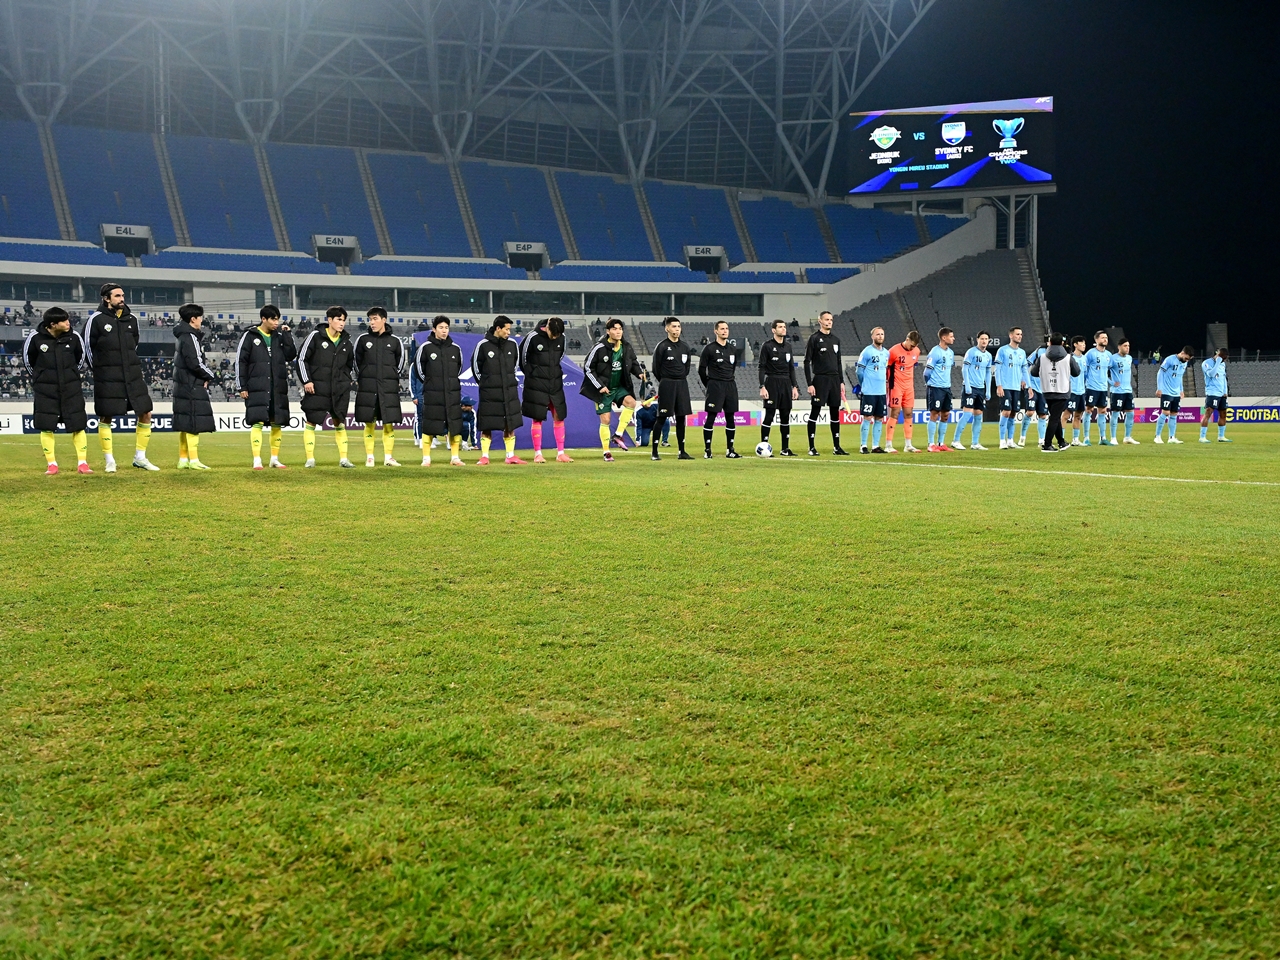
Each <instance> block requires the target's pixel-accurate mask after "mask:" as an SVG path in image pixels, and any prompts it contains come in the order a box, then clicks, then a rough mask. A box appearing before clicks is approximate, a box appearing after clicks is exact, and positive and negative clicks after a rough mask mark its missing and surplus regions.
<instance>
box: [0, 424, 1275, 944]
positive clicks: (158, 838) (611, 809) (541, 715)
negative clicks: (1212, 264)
mask: <svg viewBox="0 0 1280 960" xmlns="http://www.w3.org/2000/svg"><path fill="white" fill-rule="evenodd" d="M824 432H825V431H824ZM740 433H741V434H742V435H743V439H744V443H743V447H744V448H745V449H747V450H750V448H751V447H752V446H754V443H755V433H754V431H751V430H744V431H740ZM918 433H921V434H922V433H923V428H922V427H921V428H918ZM986 433H987V435H988V436H987V438H985V439H989V440H990V442H991V443H992V444H993V445H994V443H995V440H996V437H995V430H994V428H992V427H988V430H987V431H986ZM1151 433H1152V431H1151V429H1150V428H1149V427H1147V428H1143V427H1139V428H1138V434H1137V435H1138V436H1139V437H1140V438H1141V439H1142V441H1143V444H1142V446H1140V447H1132V448H1131V447H1122V448H1119V449H1107V448H1097V447H1095V448H1092V449H1089V450H1073V451H1071V452H1069V453H1066V454H1062V455H1059V456H1054V457H1048V456H1042V455H1041V454H1039V453H1038V452H1036V451H1034V450H1033V449H1032V448H1031V447H1030V446H1028V448H1027V449H1026V450H1024V451H1015V452H1001V451H997V450H992V451H990V452H987V453H975V452H965V453H952V454H948V455H942V456H936V455H935V456H929V455H921V456H919V457H913V458H910V459H909V460H908V459H907V458H905V457H897V458H894V459H893V460H889V458H875V460H874V461H873V460H872V458H869V457H858V456H854V457H850V458H848V459H844V460H837V459H835V458H832V457H830V456H823V457H822V458H820V459H818V460H816V461H810V460H808V459H807V458H801V459H799V460H796V461H791V462H786V461H781V460H775V461H772V462H764V461H759V460H757V459H756V458H754V457H749V458H748V459H745V460H743V461H740V462H738V463H731V462H727V461H725V460H723V459H718V460H716V461H713V462H710V463H707V462H703V461H702V460H698V461H697V462H694V463H677V462H675V460H674V458H673V457H668V458H667V459H666V460H665V461H664V462H663V463H660V464H654V463H651V462H649V460H648V457H647V456H644V455H639V454H627V455H624V456H621V457H620V458H619V462H618V463H617V464H614V465H612V466H607V465H605V464H603V463H601V462H600V458H599V454H598V451H597V452H594V453H593V452H591V451H579V452H578V453H577V456H578V462H577V463H575V464H573V465H559V464H555V463H551V464H547V465H546V466H538V467H535V466H533V465H530V466H526V467H521V468H518V469H516V468H509V467H505V466H502V465H495V466H492V467H489V468H487V469H481V468H477V467H475V466H469V467H467V468H465V469H451V468H449V467H447V466H445V465H443V464H440V463H439V461H437V465H436V466H433V467H432V468H430V469H429V470H426V471H423V470H422V469H421V468H420V467H417V466H409V465H408V463H409V462H410V461H416V451H414V450H413V448H412V446H411V444H410V443H409V442H408V441H407V440H405V439H403V438H401V439H400V441H399V445H398V450H397V452H398V453H400V454H401V457H402V460H403V461H405V462H406V466H404V467H402V468H401V469H399V470H387V469H383V468H381V467H380V468H377V469H374V470H368V469H365V468H364V467H360V468H359V469H357V470H354V471H346V472H340V471H339V470H338V469H337V467H336V465H334V464H332V463H331V462H330V461H333V460H335V459H336V457H335V455H334V454H333V447H332V440H331V438H330V437H324V438H322V440H321V443H320V453H321V456H322V458H323V459H324V461H325V462H324V465H323V467H322V468H321V469H318V470H315V471H303V470H301V469H299V468H298V467H299V465H300V463H301V438H300V437H299V436H298V435H288V436H287V437H286V441H285V459H286V462H289V463H291V464H293V465H294V469H291V470H290V471H288V472H287V473H270V472H267V473H263V474H255V473H252V472H251V471H250V470H248V469H247V464H248V440H247V437H246V436H244V435H235V436H231V435H223V436H217V437H207V438H205V440H204V441H203V443H202V444H201V448H200V450H201V455H202V458H203V459H204V460H205V461H206V462H208V463H210V464H211V465H213V466H215V468H216V469H215V470H214V471H212V472H210V473H207V474H191V473H185V472H184V473H179V472H178V471H176V470H174V469H173V465H174V463H175V461H176V438H175V437H174V436H172V435H159V434H157V435H156V437H155V438H154V439H153V442H152V458H153V459H154V460H155V461H156V462H157V463H158V464H160V465H161V466H162V467H163V468H164V471H163V472H162V473H159V474H143V473H142V472H140V471H136V470H133V469H131V468H130V467H128V466H127V464H128V458H127V455H126V456H125V457H122V461H121V462H122V466H121V472H120V473H119V474H118V475H116V476H114V477H111V476H106V475H104V474H103V473H102V472H101V471H100V469H99V472H98V473H97V474H95V475H94V476H92V477H78V476H75V475H74V473H71V475H64V476H60V477H58V478H50V479H46V478H44V477H43V476H41V475H40V473H41V471H42V470H43V463H42V458H41V456H40V451H39V447H38V443H37V440H36V438H34V437H0V483H2V484H3V491H4V493H3V500H4V522H3V525H0V547H2V549H0V557H2V558H3V560H2V561H0V562H3V564H4V567H5V571H4V576H3V588H0V602H2V603H3V619H2V620H0V957H15V958H27V957H32V958H36V957H58V958H64V957H65V958H72V957H76V958H80V957H86V958H87V957H95V958H96V957H102V958H108V957H110V958H116V957H138V958H143V957H148V958H149V957H218V958H222V957H226V958H237V957H259V956H298V957H372V956H382V957H396V958H411V957H455V956H457V957H566V958H567V957H656V956H674V957H804V958H809V957H832V958H835V957H868V958H870V957H874V958H898V957H902V958H907V957H961V956H966V957H967V956H972V957H1068V956H1071V957H1168V956H1177V957H1241V958H1243V957H1273V956H1276V955H1277V954H1280V842H1278V841H1280V827H1277V823H1280V733H1278V732H1277V731H1278V730H1280V639H1278V637H1280V612H1278V611H1280V536H1278V535H1277V531H1278V530H1280V443H1278V441H1280V430H1277V429H1276V428H1271V427H1250V426H1242V427H1233V428H1232V429H1231V435H1232V436H1233V437H1234V438H1235V441H1236V442H1235V443H1234V444H1233V445H1231V446H1229V447H1228V446H1226V445H1219V444H1213V445H1211V446H1209V445H1200V444H1198V443H1196V442H1195V441H1196V438H1197V436H1198V431H1197V430H1195V429H1194V428H1191V427H1188V426H1186V425H1184V426H1183V427H1182V430H1181V435H1182V437H1183V439H1185V440H1186V441H1188V442H1187V443H1186V444H1185V445H1184V446H1181V447H1168V446H1164V447H1156V446H1153V445H1152V444H1151V442H1150V440H1151ZM690 436H691V440H692V439H694V438H695V437H700V434H699V433H698V432H697V431H691V434H690ZM353 440H354V441H355V442H354V443H353V444H352V450H353V452H354V453H356V454H360V453H362V450H361V448H360V443H359V436H358V434H356V435H353ZM748 440H749V441H750V442H749V443H748V442H745V441H748ZM131 441H132V437H131V436H130V435H128V434H120V433H117V435H116V446H117V449H118V450H124V451H127V450H128V449H129V448H130V446H131ZM716 442H717V449H719V448H720V444H721V443H722V435H721V434H719V432H718V433H717V441H716ZM699 446H700V444H699V443H693V444H692V445H691V447H692V448H693V449H695V450H696V449H697V448H698V447H699ZM826 446H827V444H826V442H825V439H824V443H823V447H824V449H825V448H826ZM59 448H60V453H61V454H62V458H63V459H62V463H63V466H64V472H65V471H66V470H67V465H68V464H71V465H72V466H73V462H74V458H73V457H71V456H70V453H71V450H70V443H69V439H68V438H66V437H59ZM96 448H97V443H96V438H94V437H91V438H90V457H91V461H92V462H93V464H94V465H95V467H99V468H100V466H101V456H100V454H98V452H97V449H96ZM378 456H379V459H380V458H381V448H380V447H379V451H378ZM474 458H475V455H474V454H472V455H469V457H468V459H470V460H474ZM975 468H979V469H975ZM990 468H998V469H995V470H993V469H990ZM1184 481H1191V482H1184ZM1205 481H1233V482H1226V483H1224V482H1205ZM1235 481H1245V482H1244V483H1240V482H1235Z"/></svg>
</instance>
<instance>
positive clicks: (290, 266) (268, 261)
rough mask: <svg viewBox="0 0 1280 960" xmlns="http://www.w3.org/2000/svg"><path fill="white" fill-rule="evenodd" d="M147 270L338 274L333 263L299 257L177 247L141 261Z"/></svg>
mask: <svg viewBox="0 0 1280 960" xmlns="http://www.w3.org/2000/svg"><path fill="white" fill-rule="evenodd" d="M142 265H143V266H144V267H161V268H165V269H169V270H243V271H247V272H254V273H327V274H333V273H335V272H336V270H335V268H334V265H333V264H332V263H321V262H320V261H318V260H316V259H315V258H314V257H309V256H307V255H306V254H303V253H299V254H297V255H296V256H291V257H282V256H275V255H272V254H267V253H259V254H252V253H231V252H228V253H206V252H203V251H194V250H183V249H182V248H181V247H174V248H171V249H169V250H161V251H160V252H159V253H156V254H153V255H151V256H144V257H143V258H142Z"/></svg>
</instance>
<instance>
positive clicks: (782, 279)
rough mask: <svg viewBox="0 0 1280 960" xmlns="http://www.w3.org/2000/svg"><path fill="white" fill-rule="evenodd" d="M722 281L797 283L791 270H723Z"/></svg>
mask: <svg viewBox="0 0 1280 960" xmlns="http://www.w3.org/2000/svg"><path fill="white" fill-rule="evenodd" d="M720 282H721V283H795V282H796V275H795V274H794V273H792V272H791V271H789V270H760V271H754V270H723V271H721V273H720Z"/></svg>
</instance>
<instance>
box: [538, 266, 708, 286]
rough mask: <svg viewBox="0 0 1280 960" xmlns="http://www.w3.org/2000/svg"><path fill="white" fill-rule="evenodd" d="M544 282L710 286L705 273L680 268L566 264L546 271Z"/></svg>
mask: <svg viewBox="0 0 1280 960" xmlns="http://www.w3.org/2000/svg"><path fill="white" fill-rule="evenodd" d="M539 276H541V277H542V279H543V280H608V281H613V282H616V283H706V282H707V275H706V274H705V273H703V272H702V271H701V270H690V269H688V268H687V267H677V266H674V265H673V266H653V267H637V266H610V265H609V264H604V263H602V264H581V263H571V264H562V265H560V266H558V267H551V268H548V269H546V270H543V271H542V272H541V273H540V274H539Z"/></svg>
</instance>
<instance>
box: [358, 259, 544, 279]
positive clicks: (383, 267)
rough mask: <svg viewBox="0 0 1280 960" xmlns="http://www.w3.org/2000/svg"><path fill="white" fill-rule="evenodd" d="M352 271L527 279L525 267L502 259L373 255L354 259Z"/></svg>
mask: <svg viewBox="0 0 1280 960" xmlns="http://www.w3.org/2000/svg"><path fill="white" fill-rule="evenodd" d="M351 272H352V274H354V275H356V276H366V277H453V278H457V279H464V280H468V279H476V280H528V279H529V272H528V271H527V270H517V269H516V268H515V267H508V266H507V265H506V264H505V263H485V262H484V261H474V260H473V261H472V262H470V263H465V262H457V261H449V260H384V259H382V258H381V257H375V258H374V259H372V260H366V261H364V262H363V263H353V264H352V265H351Z"/></svg>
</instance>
